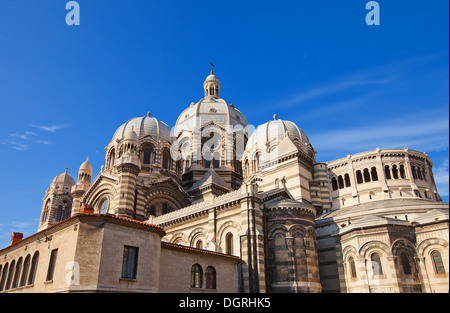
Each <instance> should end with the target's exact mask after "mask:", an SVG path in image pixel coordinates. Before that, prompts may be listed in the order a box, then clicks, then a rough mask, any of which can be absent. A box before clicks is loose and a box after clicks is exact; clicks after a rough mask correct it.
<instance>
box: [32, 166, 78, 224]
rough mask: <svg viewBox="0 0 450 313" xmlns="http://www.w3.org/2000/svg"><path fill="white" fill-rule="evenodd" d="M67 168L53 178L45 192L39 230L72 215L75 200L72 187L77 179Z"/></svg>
mask: <svg viewBox="0 0 450 313" xmlns="http://www.w3.org/2000/svg"><path fill="white" fill-rule="evenodd" d="M67 170H68V168H66V171H65V172H64V173H61V174H59V175H58V176H56V177H55V178H54V179H53V181H52V183H51V184H50V188H49V189H47V191H46V193H45V196H44V199H43V206H42V212H41V219H40V222H39V227H38V231H41V230H43V229H46V228H48V227H50V226H52V225H54V224H56V223H59V222H61V221H62V220H65V219H66V218H68V217H70V215H71V211H72V201H73V198H72V195H71V188H72V186H74V185H75V180H74V179H73V178H72V176H70V175H69V173H67Z"/></svg>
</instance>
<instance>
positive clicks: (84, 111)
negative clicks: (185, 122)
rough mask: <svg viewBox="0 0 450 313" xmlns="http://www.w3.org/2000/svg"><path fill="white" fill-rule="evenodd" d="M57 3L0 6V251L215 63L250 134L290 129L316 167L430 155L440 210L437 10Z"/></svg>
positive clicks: (444, 40)
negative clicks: (72, 11) (372, 21)
mask: <svg viewBox="0 0 450 313" xmlns="http://www.w3.org/2000/svg"><path fill="white" fill-rule="evenodd" d="M67 2H68V1H64V0H45V1H35V0H3V1H1V2H0V159H1V164H2V165H3V168H2V170H1V171H0V199H1V202H0V248H2V247H5V246H7V245H8V244H9V240H10V239H9V237H10V235H11V232H13V231H19V232H23V233H24V235H25V236H29V235H31V234H33V233H34V232H36V230H37V226H38V220H39V216H40V212H41V208H42V198H43V196H44V193H45V190H46V189H47V188H48V187H49V185H50V183H51V181H52V179H53V178H54V177H55V176H56V175H58V174H59V173H61V172H63V171H64V168H65V167H66V166H67V167H68V168H69V173H70V174H71V175H72V176H73V177H74V178H76V176H77V170H78V168H79V166H80V164H81V163H82V162H83V161H84V160H85V159H86V156H89V158H90V161H91V164H92V166H93V168H94V176H95V175H97V174H98V172H99V171H100V166H101V164H103V163H104V158H105V150H104V147H105V146H106V145H107V144H108V143H109V141H110V140H111V138H112V136H113V134H114V131H115V130H116V129H117V128H118V127H119V126H120V125H121V124H123V123H125V122H126V121H127V120H128V119H130V118H132V117H136V116H144V115H145V114H146V113H147V111H151V113H152V116H155V117H157V118H158V119H160V120H162V121H164V122H166V123H167V124H168V125H169V126H171V127H172V126H174V124H175V122H176V119H177V118H178V115H179V114H180V113H181V112H182V111H183V109H184V108H186V107H187V106H188V105H189V104H190V103H191V102H197V101H198V100H200V99H201V98H202V97H203V88H202V84H203V81H204V79H205V78H206V76H207V75H208V74H209V70H210V66H209V63H210V62H213V63H214V64H215V74H216V75H217V76H218V77H219V79H220V81H221V84H222V89H221V97H222V98H224V99H225V100H226V101H227V102H228V103H234V104H235V105H236V107H237V108H238V109H239V110H240V111H241V112H242V113H243V114H244V115H245V117H246V118H247V120H248V122H249V123H250V124H252V125H255V126H257V125H259V124H262V123H265V122H267V121H268V120H270V119H272V116H273V114H277V115H278V117H279V118H281V119H286V120H291V121H293V122H295V123H296V124H297V125H298V126H299V127H301V128H302V129H303V130H304V131H305V132H306V133H307V135H308V136H309V138H310V140H311V142H312V144H313V146H314V147H315V149H316V150H317V151H318V154H317V160H318V161H330V160H334V159H338V158H341V157H345V156H346V155H347V154H353V153H357V152H362V151H367V150H373V149H375V148H377V147H379V148H403V147H405V146H406V147H408V148H410V149H415V150H419V151H426V152H427V153H428V154H429V156H430V157H431V159H432V161H433V163H434V174H435V178H436V182H437V185H438V191H439V192H440V194H441V195H442V196H443V198H444V200H445V201H446V202H448V194H449V191H448V187H449V184H448V181H449V177H448V175H449V174H448V173H449V158H448V152H449V151H448V150H449V135H448V131H449V110H448V102H449V89H448V84H449V71H448V69H449V63H448V60H449V41H448V37H449V28H448V25H449V15H448V12H449V3H448V1H446V0H435V1H432V2H427V1H415V0H410V1H406V0H396V1H387V0H383V1H378V3H379V5H380V22H381V25H379V26H368V25H367V24H366V23H365V16H366V14H367V13H368V10H366V9H365V5H366V3H367V1H361V0H345V1H344V0H340V1H328V0H322V1H312V0H308V1H306V0H305V1H298V0H297V1H287V0H283V1H273V0H272V1H266V0H259V1H250V0H248V1H245V0H240V1H237V0H227V1H186V0H184V1H181V0H179V1H174V0H170V1H169V0H167V1H148V0H132V1H124V0H122V1H118V0H109V1H105V0H96V1H92V0H90V1H87V0H79V1H78V3H79V5H80V25H79V26H68V25H66V23H65V17H66V14H67V13H68V11H67V10H66V9H65V5H66V3H67Z"/></svg>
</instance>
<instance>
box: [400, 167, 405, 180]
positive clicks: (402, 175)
mask: <svg viewBox="0 0 450 313" xmlns="http://www.w3.org/2000/svg"><path fill="white" fill-rule="evenodd" d="M400 178H402V179H405V178H406V174H405V166H404V165H403V164H401V165H400Z"/></svg>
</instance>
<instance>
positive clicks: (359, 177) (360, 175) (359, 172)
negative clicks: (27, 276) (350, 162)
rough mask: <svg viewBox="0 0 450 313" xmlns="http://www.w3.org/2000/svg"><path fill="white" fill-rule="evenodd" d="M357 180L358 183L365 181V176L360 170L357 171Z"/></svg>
mask: <svg viewBox="0 0 450 313" xmlns="http://www.w3.org/2000/svg"><path fill="white" fill-rule="evenodd" d="M356 182H357V183H358V184H362V183H363V177H362V173H361V171H360V170H357V171H356Z"/></svg>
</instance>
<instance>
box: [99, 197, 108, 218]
mask: <svg viewBox="0 0 450 313" xmlns="http://www.w3.org/2000/svg"><path fill="white" fill-rule="evenodd" d="M108 210H109V200H108V198H103V200H102V202H100V209H99V212H100V214H106V213H108Z"/></svg>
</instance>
